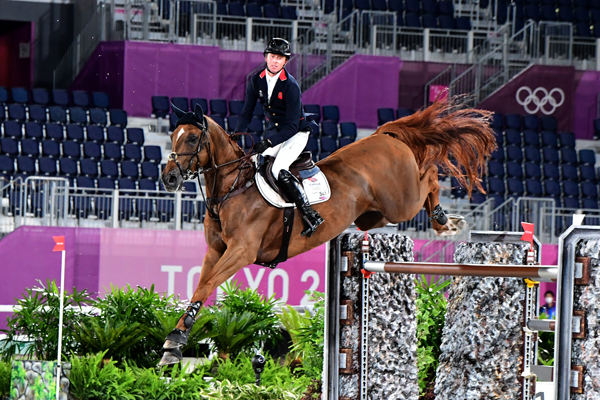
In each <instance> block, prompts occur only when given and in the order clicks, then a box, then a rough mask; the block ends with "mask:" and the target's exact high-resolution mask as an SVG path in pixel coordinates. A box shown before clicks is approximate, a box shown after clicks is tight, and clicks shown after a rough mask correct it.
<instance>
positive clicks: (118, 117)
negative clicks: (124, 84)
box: [108, 109, 127, 128]
mask: <svg viewBox="0 0 600 400" xmlns="http://www.w3.org/2000/svg"><path fill="white" fill-rule="evenodd" d="M108 113H109V116H110V124H111V125H112V126H118V127H121V128H126V127H127V111H125V110H119V109H113V110H110V111H109V112H108Z"/></svg>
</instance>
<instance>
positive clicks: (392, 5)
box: [388, 0, 404, 18]
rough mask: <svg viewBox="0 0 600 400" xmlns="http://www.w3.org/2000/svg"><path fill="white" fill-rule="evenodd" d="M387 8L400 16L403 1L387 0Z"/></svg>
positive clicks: (402, 10) (402, 9)
mask: <svg viewBox="0 0 600 400" xmlns="http://www.w3.org/2000/svg"><path fill="white" fill-rule="evenodd" d="M388 8H389V10H390V11H392V12H395V13H397V14H398V16H399V17H400V18H401V17H402V13H404V2H403V1H402V0H388Z"/></svg>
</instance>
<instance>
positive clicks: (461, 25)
mask: <svg viewBox="0 0 600 400" xmlns="http://www.w3.org/2000/svg"><path fill="white" fill-rule="evenodd" d="M456 29H460V30H463V31H470V30H471V19H470V18H469V17H458V18H456Z"/></svg>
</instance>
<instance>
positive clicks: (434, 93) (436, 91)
mask: <svg viewBox="0 0 600 400" xmlns="http://www.w3.org/2000/svg"><path fill="white" fill-rule="evenodd" d="M444 92H445V93H444ZM438 97H439V98H440V101H446V100H447V99H448V86H445V85H431V86H429V102H430V103H433V102H435V101H436V100H437V99H438Z"/></svg>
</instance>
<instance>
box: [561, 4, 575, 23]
mask: <svg viewBox="0 0 600 400" xmlns="http://www.w3.org/2000/svg"><path fill="white" fill-rule="evenodd" d="M558 20H559V21H562V22H573V9H572V8H571V7H558Z"/></svg>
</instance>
